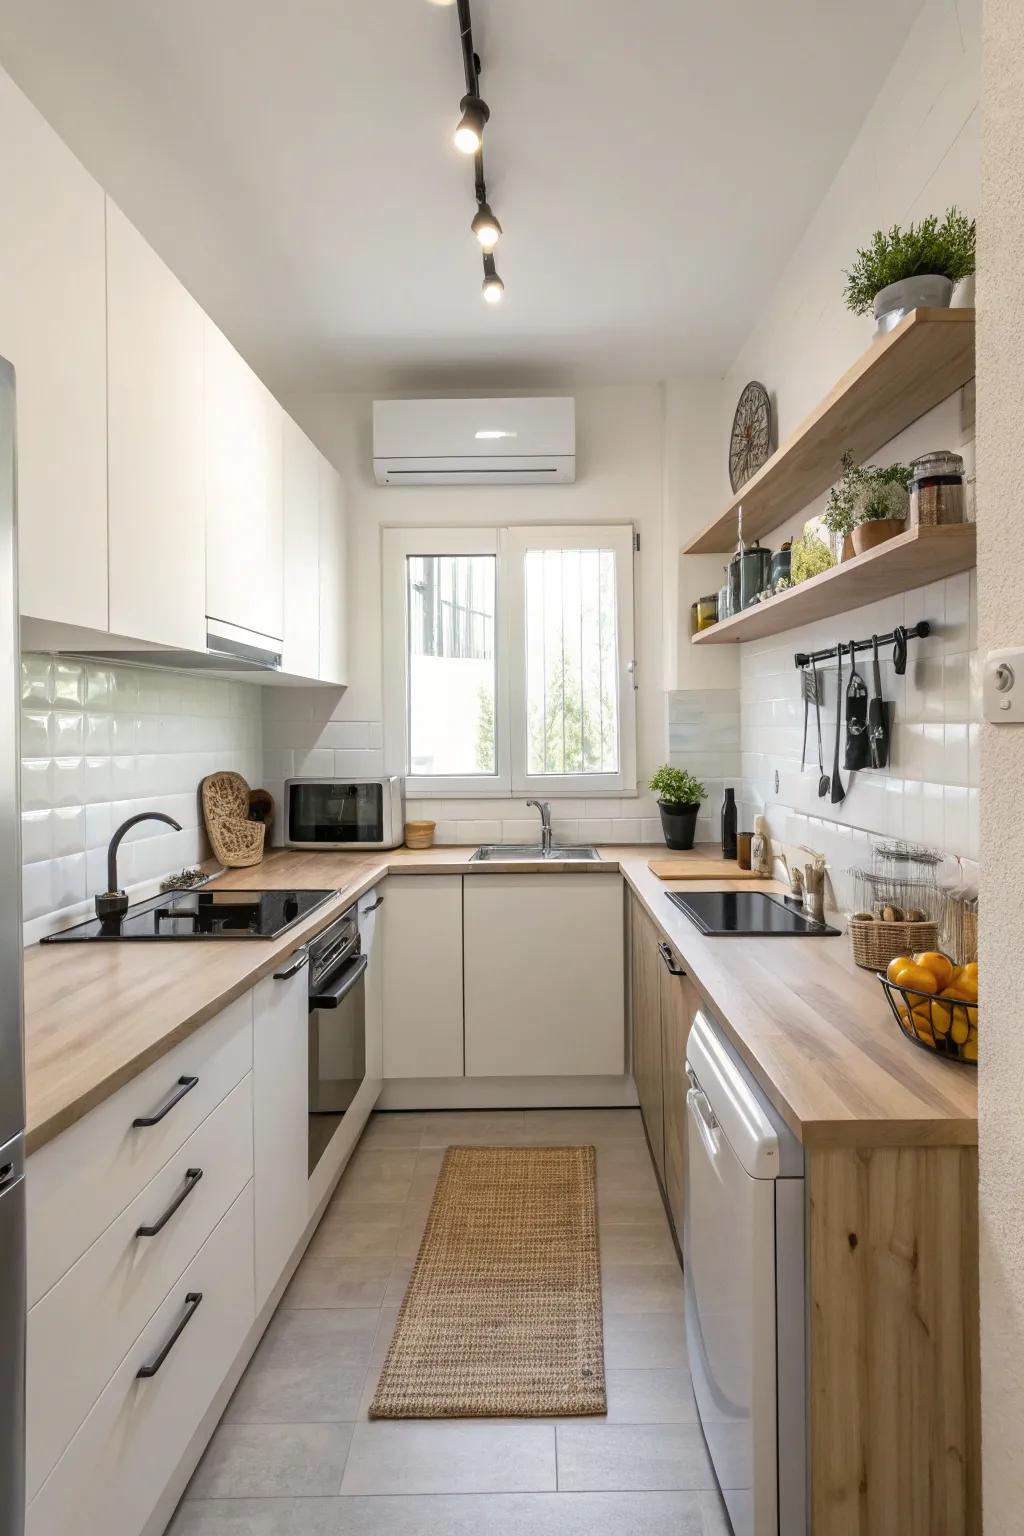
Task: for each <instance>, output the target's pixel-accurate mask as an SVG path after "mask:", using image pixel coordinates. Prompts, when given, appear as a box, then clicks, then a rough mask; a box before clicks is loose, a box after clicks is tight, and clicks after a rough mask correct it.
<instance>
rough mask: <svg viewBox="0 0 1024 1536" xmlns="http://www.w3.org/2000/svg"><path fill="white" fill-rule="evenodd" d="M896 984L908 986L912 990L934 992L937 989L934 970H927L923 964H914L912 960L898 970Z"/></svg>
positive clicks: (937, 984)
mask: <svg viewBox="0 0 1024 1536" xmlns="http://www.w3.org/2000/svg"><path fill="white" fill-rule="evenodd" d="M896 985H897V986H900V987H909V988H910V990H911V991H912V992H931V993H934V992H937V991H938V990H939V983H938V981H937V979H936V976H935V972H934V971H931V970H928V969H927V967H925V966H923V965H917V964H915V962H914V961H913V960H911V961H910V963H909V964H908V965H905V966H904V967H903V969H902V970H901V971H900V973H899V980H898V982H897V983H896Z"/></svg>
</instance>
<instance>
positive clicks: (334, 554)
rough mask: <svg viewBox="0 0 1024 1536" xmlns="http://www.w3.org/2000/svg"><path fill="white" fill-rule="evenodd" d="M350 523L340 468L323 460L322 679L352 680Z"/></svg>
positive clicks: (321, 548) (321, 504)
mask: <svg viewBox="0 0 1024 1536" xmlns="http://www.w3.org/2000/svg"><path fill="white" fill-rule="evenodd" d="M347 561H348V524H347V513H346V509H345V495H344V488H343V486H342V483H341V476H340V475H339V474H338V472H337V470H336V469H335V468H334V467H333V466H332V465H330V464H328V462H327V460H326V459H325V458H323V457H321V459H320V674H319V675H320V680H321V682H325V683H347V682H348V592H347V586H346V582H347V570H348V564H347Z"/></svg>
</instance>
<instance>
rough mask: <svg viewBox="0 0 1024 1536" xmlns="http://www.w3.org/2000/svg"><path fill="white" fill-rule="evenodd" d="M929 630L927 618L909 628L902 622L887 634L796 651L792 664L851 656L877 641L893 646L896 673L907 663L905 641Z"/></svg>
mask: <svg viewBox="0 0 1024 1536" xmlns="http://www.w3.org/2000/svg"><path fill="white" fill-rule="evenodd" d="M931 632H932V627H931V625H930V624H929V623H928V620H927V619H921V620H919V621H918V623H917V624H914V625H912V626H911V628H909V629H907V628H906V627H905V626H904V625H902V624H897V626H896V628H895V629H892V630H890V631H889V633H888V634H887V635H872V636H871V637H870V638H869V639H867V640H846V641H841V642H840V643H839V644H838V645H830V646H828V647H827V649H825V650H823V651H797V653H796V655H795V656H794V657H793V665H794V666H796V667H809V666H810V664H811V662H812V661H813V662H819V661H833V660H834V659H835V658H836V657H837V656H839V655H840V654H842V655H843V656H852V655H853V653H854V652H855V651H870V650H872V649H873V648H874V645H875V642H876V641H877V643H878V644H879V645H891V646H894V647H895V649H894V651H893V661H894V662H895V665H896V671H897V673H902V672H904V671H905V670H906V665H907V641H908V640H923V639H924V638H925V636H926V635H930V634H931Z"/></svg>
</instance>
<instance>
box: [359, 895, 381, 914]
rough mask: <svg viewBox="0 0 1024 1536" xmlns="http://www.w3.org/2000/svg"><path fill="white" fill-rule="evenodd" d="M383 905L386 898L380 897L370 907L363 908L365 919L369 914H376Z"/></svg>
mask: <svg viewBox="0 0 1024 1536" xmlns="http://www.w3.org/2000/svg"><path fill="white" fill-rule="evenodd" d="M383 905H384V897H383V896H378V897H377V900H376V901H372V902H371V903H370V905H369V906H368V907H364V908H363V916H364V917H365V916H366V914H367V913H368V912H376V910H377V908H378V907H382V906H383Z"/></svg>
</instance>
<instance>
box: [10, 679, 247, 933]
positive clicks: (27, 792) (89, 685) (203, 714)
mask: <svg viewBox="0 0 1024 1536" xmlns="http://www.w3.org/2000/svg"><path fill="white" fill-rule="evenodd" d="M261 691H262V690H261V689H259V688H256V687H253V686H251V685H249V684H246V683H228V682H224V681H221V680H217V679H214V678H203V677H196V676H193V675H191V674H189V673H184V672H149V671H145V670H143V669H141V668H138V667H121V666H106V665H99V664H98V663H93V662H88V663H85V662H79V661H73V660H68V659H65V658H54V657H53V656H45V655H40V654H37V653H34V652H29V653H26V654H25V655H23V656H22V660H21V698H22V715H21V756H22V763H21V794H22V799H21V843H22V862H23V866H24V867H23V880H22V885H23V895H24V919H25V938H26V942H28V943H31V942H33V941H34V940H36V939H38V938H40V937H41V936H42V935H43V934H44V933H52V932H54V931H55V930H56V929H57V928H63V927H67V925H68V923H69V922H71V921H74V920H77V919H79V918H81V917H85V916H91V915H92V897H93V896H94V895H95V894H96V893H97V892H98V891H104V890H106V887H107V866H106V849H107V843H108V841H109V839H110V835H111V833H112V832H113V831H115V830H116V828H117V827H118V826H119V825H120V824H121V822H122V821H126V820H127V819H128V817H129V816H135V815H137V814H138V812H140V811H163V812H165V813H166V814H167V815H168V816H173V817H174V818H175V820H176V821H179V822H180V823H181V826H182V831H180V832H174V831H172V830H171V829H170V828H169V827H166V826H163V825H161V824H160V823H159V822H152V823H150V824H147V825H144V826H140V827H137V828H135V829H134V830H133V831H131V832H129V833H128V835H127V837H126V838H125V840H124V842H123V843H122V844H121V849H120V854H119V858H118V873H119V876H120V880H121V884H122V886H123V887H125V888H127V889H129V890H131V891H132V893H133V895H134V897H135V898H136V899H138V898H139V897H140V896H142V895H144V894H147V893H148V890H149V888H150V887H151V886H152V884H153V882H155V881H157V880H158V879H159V878H161V877H162V876H164V875H167V874H170V873H172V872H173V871H175V870H179V869H182V868H184V867H185V866H186V865H191V864H195V863H197V862H199V861H200V860H201V859H204V858H207V857H208V856H209V846H208V844H207V841H206V834H205V831H204V830H203V826H202V815H201V812H200V808H199V781H200V780H201V779H202V778H203V776H204V775H205V774H207V773H215V772H218V771H220V770H223V769H234V770H235V771H236V772H238V773H241V774H243V775H244V777H245V778H246V779H248V781H249V783H250V784H252V785H256V784H258V783H259V778H260V771H261V770H260V749H261V723H262V722H261V717H260V693H261Z"/></svg>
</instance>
